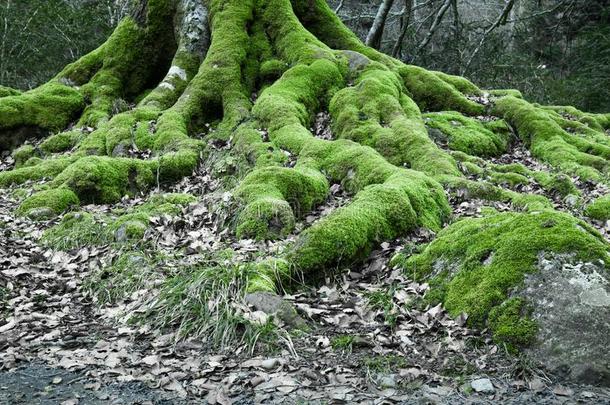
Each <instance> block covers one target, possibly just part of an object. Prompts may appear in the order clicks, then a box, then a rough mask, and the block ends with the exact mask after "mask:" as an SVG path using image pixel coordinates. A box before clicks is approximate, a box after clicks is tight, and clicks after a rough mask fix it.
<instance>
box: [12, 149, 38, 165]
mask: <svg viewBox="0 0 610 405" xmlns="http://www.w3.org/2000/svg"><path fill="white" fill-rule="evenodd" d="M35 154H36V148H34V147H33V146H32V145H23V146H21V147H19V148H18V149H15V150H14V151H13V159H15V167H16V168H19V167H21V166H23V165H24V164H25V162H27V161H28V160H29V159H30V158H31V157H33V156H34V155H35Z"/></svg>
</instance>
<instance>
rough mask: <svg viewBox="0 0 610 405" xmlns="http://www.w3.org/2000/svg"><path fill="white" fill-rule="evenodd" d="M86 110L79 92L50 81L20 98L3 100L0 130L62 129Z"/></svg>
mask: <svg viewBox="0 0 610 405" xmlns="http://www.w3.org/2000/svg"><path fill="white" fill-rule="evenodd" d="M83 107H84V100H83V97H82V95H81V94H80V93H79V92H78V90H76V89H74V88H72V87H68V86H64V85H62V84H59V83H57V82H53V81H51V82H49V83H47V84H45V85H43V86H41V87H38V88H36V89H34V90H30V91H28V92H25V93H23V94H20V95H14V96H7V97H2V98H0V129H3V128H17V127H23V126H36V127H40V128H43V129H46V130H51V131H54V130H61V129H64V128H65V127H66V126H67V125H68V124H69V123H70V121H71V120H72V119H73V118H74V117H75V116H76V115H77V114H78V113H79V112H80V111H81V110H82V109H83Z"/></svg>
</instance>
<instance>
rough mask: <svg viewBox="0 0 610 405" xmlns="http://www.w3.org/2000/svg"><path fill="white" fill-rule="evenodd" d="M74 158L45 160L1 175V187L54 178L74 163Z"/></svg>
mask: <svg viewBox="0 0 610 405" xmlns="http://www.w3.org/2000/svg"><path fill="white" fill-rule="evenodd" d="M73 161H74V159H72V158H56V159H45V160H43V161H41V162H40V163H39V164H37V165H36V166H27V167H21V168H18V169H15V170H9V171H6V172H1V173H0V187H6V186H10V185H11V184H23V183H25V182H27V181H28V180H42V179H45V178H46V179H48V178H53V177H54V176H56V175H58V174H59V173H61V172H62V171H63V170H64V169H65V168H66V167H68V166H69V165H70V163H72V162H73Z"/></svg>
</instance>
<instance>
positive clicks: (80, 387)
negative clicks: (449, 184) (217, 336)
mask: <svg viewBox="0 0 610 405" xmlns="http://www.w3.org/2000/svg"><path fill="white" fill-rule="evenodd" d="M502 159H504V161H506V162H509V161H518V162H521V163H523V164H526V165H527V164H528V162H529V165H530V166H531V165H534V164H535V163H533V162H532V161H530V160H531V157H530V156H529V152H527V151H524V150H521V149H514V150H512V151H511V154H507V155H505V156H503V157H502V158H500V159H499V161H502ZM11 165H12V162H11V161H10V158H9V157H7V156H4V157H1V158H0V170H7V169H10V167H11ZM35 186H36V184H34V183H30V184H28V185H27V187H30V188H32V187H35ZM215 187H216V185H215V183H214V180H213V179H212V178H211V177H210V176H209V174H208V173H207V172H206V171H205V169H203V168H202V169H201V170H200V171H199V172H197V173H195V174H194V175H193V176H192V177H190V178H188V179H185V180H184V181H183V182H181V183H180V184H178V185H176V186H173V187H172V188H171V189H168V190H166V191H171V192H188V193H191V194H194V195H199V196H203V195H205V194H207V193H208V192H209V191H210V190H214V189H215ZM583 187H584V186H583ZM14 191H15V190H13V189H7V190H3V192H2V194H0V404H19V403H24V404H37V403H41V404H58V403H59V404H66V405H68V404H97V403H99V404H102V403H104V404H106V403H112V404H136V403H137V404H144V403H151V404H187V403H202V402H203V403H210V404H223V405H224V404H230V403H240V404H241V403H243V404H247V403H337V404H339V403H407V404H409V403H418V404H419V403H456V404H457V403H495V402H502V403H514V404H523V403H551V404H555V403H557V404H568V403H610V390H608V389H604V388H599V387H591V386H583V385H574V384H570V383H566V382H563V381H561V380H560V379H559V378H557V377H555V376H552V375H549V374H548V373H546V372H545V371H544V370H543V369H541V368H540V367H538V366H537V365H536V364H534V363H532V362H530V361H529V360H528V359H527V358H526V357H524V356H515V355H513V354H510V353H508V352H507V351H506V350H505V349H504V348H503V347H499V346H497V345H496V344H494V342H493V341H492V340H491V338H490V335H489V334H488V333H487V331H477V330H473V329H470V328H468V327H466V326H465V323H466V318H467V317H466V315H464V314H463V315H461V316H459V317H457V318H452V317H450V316H449V315H448V314H447V313H446V312H445V311H444V309H443V308H442V307H441V306H436V307H429V306H427V307H426V306H423V305H422V304H421V303H422V297H423V296H424V295H425V293H426V291H427V289H428V286H427V285H426V284H420V283H416V282H413V281H412V280H409V279H408V277H407V276H406V275H404V274H402V273H401V272H400V271H398V270H394V269H392V268H391V267H389V265H388V262H389V260H390V258H391V257H392V256H393V255H394V254H395V253H396V252H397V251H398V250H400V249H402V248H403V247H404V246H405V245H414V244H419V243H422V242H427V241H429V240H431V239H432V238H433V237H434V235H433V234H431V233H430V232H424V231H420V232H418V233H415V234H414V235H412V236H410V237H409V238H406V239H401V240H396V241H393V242H391V243H384V244H383V245H382V246H381V248H380V249H379V250H378V251H375V252H373V253H372V254H371V256H370V258H369V260H368V261H367V262H366V263H364V264H362V266H360V267H359V268H353V269H350V270H346V271H344V272H342V273H341V275H340V276H339V277H337V278H335V279H332V280H327V283H326V284H325V285H323V286H321V287H318V288H307V287H303V288H302V289H300V290H299V291H298V292H297V293H296V294H294V295H286V296H284V297H283V298H284V300H285V302H289V303H290V304H291V305H292V306H293V307H294V308H296V309H297V311H298V314H299V316H300V319H301V320H302V321H304V322H305V323H306V324H307V327H306V328H301V329H302V330H301V331H299V332H298V333H297V332H294V330H292V329H291V328H289V327H288V326H287V325H284V324H282V322H280V321H278V324H277V326H276V328H275V329H274V330H272V331H267V332H262V331H261V332H260V334H259V335H257V336H256V337H255V339H254V341H250V342H242V343H241V344H235V345H231V346H228V347H226V348H225V349H224V350H220V349H214V348H213V347H212V346H210V345H209V344H208V343H206V342H205V341H202V340H199V339H197V338H188V337H187V338H181V337H179V336H178V331H177V330H175V329H172V328H166V329H161V328H157V327H155V326H154V325H151V324H149V323H147V322H146V321H145V320H144V321H142V322H132V321H131V319H132V316H133V315H134V314H136V315H137V314H138V313H141V312H142V308H143V305H142V303H143V302H146V301H147V299H149V298H150V297H149V296H150V295H151V294H152V291H151V290H150V289H149V287H146V288H141V289H134V290H133V291H130V292H129V293H128V294H127V295H126V296H125V297H123V298H121V299H119V300H116V301H114V302H108V303H106V304H104V305H101V304H100V303H99V302H98V301H99V300H97V299H96V298H95V296H94V294H92V293H91V282H92V280H98V281H99V279H96V278H95V274H96V273H99V270H100V269H101V268H103V267H104V266H107V265H108V264H109V263H111V262H112V261H113V260H115V259H116V258H117V257H118V256H119V255H120V254H122V252H121V251H120V249H119V248H117V247H116V246H115V245H113V244H106V245H100V246H89V247H81V248H75V249H70V250H68V251H61V250H54V249H52V248H49V247H48V246H45V245H44V244H43V243H42V242H41V237H42V235H43V232H44V231H45V229H48V228H49V227H51V226H53V225H55V224H57V223H58V222H59V221H60V219H54V220H49V221H33V220H31V219H27V218H20V217H16V216H15V214H14V212H15V209H16V208H17V206H18V204H19V200H20V197H19V196H18V193H16V192H14ZM526 191H533V192H536V190H526ZM602 191H603V190H602ZM600 192H601V191H600ZM588 193H589V194H591V195H594V194H597V191H596V190H589V192H588ZM220 198H223V197H222V196H221V197H220ZM142 201H143V200H142V199H141V198H136V199H124V200H123V201H122V202H121V203H119V204H116V205H115V206H112V207H111V206H87V207H83V210H84V211H87V212H92V213H108V212H111V211H113V210H116V209H119V208H122V209H128V208H130V207H134V206H138V204H141V203H142ZM347 201H348V197H347V196H345V195H344V194H343V193H342V190H341V189H340V187H334V188H333V195H332V197H331V198H330V199H329V201H328V202H327V204H325V205H324V206H322V207H319V208H318V209H317V211H316V212H314V213H312V214H311V215H310V216H309V217H307V218H304V220H303V221H304V224H303V226H306V223H308V222H309V223H312V222H314V221H315V220H316V219H317V217H319V216H324V215H327V214H328V213H329V212H331V211H332V210H333V209H335V208H336V207H338V206H341V205H343V204H345V203H346V202H347ZM451 202H452V204H453V205H454V213H455V214H456V215H457V216H477V215H479V213H480V210H481V207H482V206H483V202H482V201H476V200H474V201H461V200H456V199H454V200H453V201H451ZM208 203H209V202H208ZM557 204H558V209H562V202H560V201H558V202H557ZM495 206H496V208H497V209H499V210H508V209H510V207H508V206H505V205H503V204H500V203H497V204H495ZM218 221H219V220H218V218H217V217H216V213H214V212H213V211H212V210H210V209H209V206H208V205H206V204H205V203H197V204H191V205H190V206H188V207H185V208H184V209H183V210H182V213H181V214H178V215H177V216H175V217H171V218H169V217H156V218H151V229H150V230H149V231H147V233H146V236H145V238H146V239H147V240H148V241H149V242H154V243H152V245H153V246H155V248H158V249H162V250H167V251H171V250H176V249H177V248H181V249H184V248H186V251H187V252H189V254H188V255H187V256H188V257H186V258H182V259H180V260H182V262H181V261H178V262H175V263H174V264H173V265H175V266H177V265H180V263H184V262H187V261H193V260H196V257H197V254H198V252H201V251H205V250H207V249H216V250H220V249H221V248H227V247H228V248H231V249H232V250H233V251H235V252H236V254H237V256H238V257H241V258H242V260H249V259H251V257H252V255H255V254H256V252H258V251H260V250H272V249H274V246H273V245H270V244H265V243H256V242H254V241H235V240H231V239H230V238H229V239H227V238H224V239H223V238H221V237H220V234H219V232H220V233H222V231H219V228H218V226H217V223H218ZM596 226H597V227H598V229H600V231H601V232H603V233H604V234H605V235H607V229H606V228H605V227H604V225H603V224H596ZM221 239H222V240H221ZM146 277H148V275H147V276H146ZM149 281H150V280H149ZM94 282H95V281H94ZM152 284H153V285H154V282H153V283H152ZM149 286H150V283H149ZM263 299H270V300H271V302H270V303H267V304H269V305H274V303H273V300H272V299H271V298H269V297H266V298H265V297H263ZM237 304H238V305H243V312H244V315H247V316H248V317H250V319H256V318H257V317H265V314H264V313H262V312H261V311H260V310H257V308H256V304H253V305H250V306H249V305H248V303H247V302H246V303H237ZM267 306H268V305H267Z"/></svg>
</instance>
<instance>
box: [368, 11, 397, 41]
mask: <svg viewBox="0 0 610 405" xmlns="http://www.w3.org/2000/svg"><path fill="white" fill-rule="evenodd" d="M392 5H394V0H382V2H381V4H380V5H379V9H378V10H377V15H376V16H375V20H374V21H373V25H372V26H371V29H370V30H369V33H368V35H367V36H366V42H365V43H366V45H367V46H370V47H373V48H375V49H379V46H380V45H381V37H382V36H383V29H384V28H385V22H386V20H387V18H388V14H389V13H390V10H391V9H392Z"/></svg>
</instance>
